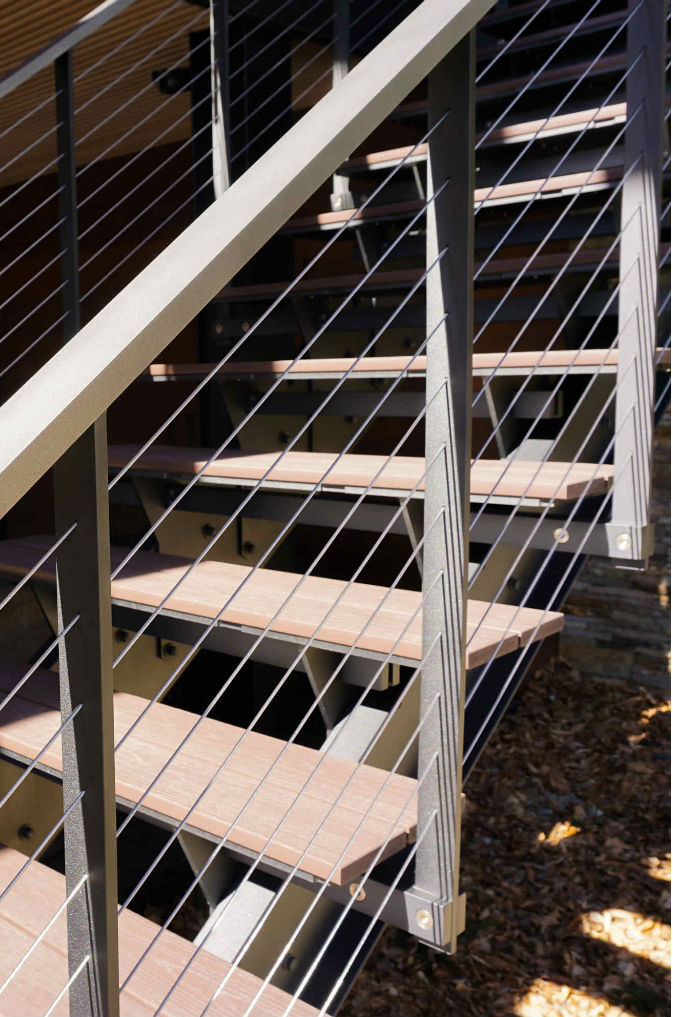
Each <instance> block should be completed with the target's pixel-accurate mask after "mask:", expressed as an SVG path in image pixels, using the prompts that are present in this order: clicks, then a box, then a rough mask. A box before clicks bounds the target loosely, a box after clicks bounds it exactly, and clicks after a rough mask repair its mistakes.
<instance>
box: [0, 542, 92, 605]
mask: <svg viewBox="0 0 673 1017" xmlns="http://www.w3.org/2000/svg"><path fill="white" fill-rule="evenodd" d="M76 528H77V523H76V522H75V523H72V524H71V525H70V526H69V527H68V529H67V530H66V531H65V532H64V533H62V534H61V536H60V537H59V538H58V540H55V541H54V543H53V544H52V545H51V547H50V548H49V550H48V551H45V553H44V554H43V555H42V557H41V558H39V559H38V560H37V562H36V563H35V565H33V566H32V567H31V568H29V569H28V571H27V572H26V573H25V574H24V575H23V576H22V577H21V579H20V580H19V581H18V582H17V583H16V584H15V585H14V586H13V587H12V589H11V590H10V591H9V593H8V594H7V595H6V596H5V597H3V599H2V600H0V611H2V609H3V608H4V607H6V606H7V604H9V603H10V601H11V600H12V599H13V598H14V597H15V596H16V594H17V593H18V592H19V590H21V589H23V587H24V586H25V585H26V583H28V582H30V580H31V579H32V578H33V576H34V575H35V573H36V572H38V571H39V570H40V569H41V568H42V566H43V565H44V563H45V562H46V561H47V559H48V558H51V556H52V554H53V553H54V552H55V551H57V550H58V548H59V547H60V546H61V544H63V543H64V542H65V541H66V540H67V539H68V537H69V536H70V535H71V533H73V532H74V531H75V529H76Z"/></svg>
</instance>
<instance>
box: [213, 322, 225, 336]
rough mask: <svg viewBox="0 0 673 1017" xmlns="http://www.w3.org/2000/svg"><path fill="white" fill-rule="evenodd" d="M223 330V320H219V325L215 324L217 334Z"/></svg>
mask: <svg viewBox="0 0 673 1017" xmlns="http://www.w3.org/2000/svg"><path fill="white" fill-rule="evenodd" d="M223 332H224V325H223V324H222V322H221V321H218V323H217V325H216V326H215V335H222V333H223Z"/></svg>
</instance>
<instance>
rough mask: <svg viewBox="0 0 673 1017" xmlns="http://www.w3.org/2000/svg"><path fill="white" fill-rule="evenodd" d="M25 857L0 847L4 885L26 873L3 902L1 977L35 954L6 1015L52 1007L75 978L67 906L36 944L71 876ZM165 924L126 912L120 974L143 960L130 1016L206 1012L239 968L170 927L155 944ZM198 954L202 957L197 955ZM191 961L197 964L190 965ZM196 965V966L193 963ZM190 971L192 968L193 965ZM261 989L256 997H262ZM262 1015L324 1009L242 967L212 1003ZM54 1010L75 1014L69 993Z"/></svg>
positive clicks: (300, 1015) (5, 1002) (225, 1016)
mask: <svg viewBox="0 0 673 1017" xmlns="http://www.w3.org/2000/svg"><path fill="white" fill-rule="evenodd" d="M25 863H26V857H25V855H22V854H21V853H20V852H18V851H14V850H13V849H12V848H8V847H4V846H2V845H0V889H2V890H4V888H5V887H7V886H8V885H9V883H10V882H11V881H12V880H13V879H14V878H15V877H16V876H17V875H18V874H19V873H21V875H19V878H18V879H17V881H16V883H15V884H14V885H13V886H12V888H11V889H10V890H9V891H8V892H7V894H6V895H5V896H4V897H3V899H2V900H1V901H0V947H1V949H0V955H1V956H0V981H1V982H2V984H4V983H5V980H6V979H8V978H10V976H11V975H12V973H13V971H14V969H15V967H16V966H17V965H18V964H19V963H20V961H21V960H22V958H23V957H24V956H25V954H26V953H27V952H28V950H30V949H31V948H32V947H34V950H33V953H32V955H31V956H30V957H29V958H28V960H27V961H26V962H25V964H23V966H22V967H21V968H20V969H19V970H18V971H17V972H16V974H15V975H14V977H13V978H12V979H11V981H10V982H9V984H8V985H7V987H6V988H5V989H4V991H3V992H2V993H1V994H0V1014H1V1015H3V1017H5V1015H6V1017H16V1014H25V1013H46V1012H47V1011H48V1010H49V1008H50V1006H51V1005H52V1004H53V1002H54V1000H55V999H56V998H57V996H58V995H59V993H60V992H61V991H62V990H63V987H64V986H65V985H67V982H68V974H69V973H68V951H67V929H66V913H65V910H63V912H62V913H61V914H60V915H59V917H58V918H57V919H56V920H55V921H54V924H53V925H52V926H51V927H50V928H49V929H48V931H47V932H46V933H45V935H44V938H43V939H42V940H41V941H40V942H39V943H38V944H37V946H35V942H36V940H37V939H38V938H39V937H40V936H41V935H42V933H43V931H44V930H45V929H46V928H47V926H48V925H49V922H50V921H51V920H52V918H53V916H54V914H55V913H56V912H57V911H58V909H59V908H60V907H62V905H63V903H64V901H65V897H66V889H65V877H64V876H62V875H61V873H60V872H55V871H54V870H53V869H50V868H48V867H47V866H46V865H43V864H42V863H41V862H38V861H33V862H31V863H30V865H29V866H28V867H27V868H26V869H25V870H24V871H23V872H21V869H22V867H23V866H24V865H25ZM158 932H159V926H158V925H156V924H155V923H154V922H152V921H150V920H149V919H147V918H143V917H142V916H141V915H138V914H135V913H134V912H132V911H129V910H128V909H127V910H126V911H124V912H122V914H121V915H120V916H119V977H120V982H122V981H123V980H124V979H126V978H127V977H128V976H129V975H130V974H131V971H132V970H133V968H134V967H135V965H136V964H138V962H140V965H139V968H138V971H137V972H136V973H135V974H134V975H133V977H132V978H131V979H130V981H129V984H128V986H126V988H125V989H124V990H123V992H122V993H121V997H120V1011H121V1015H122V1017H151V1015H152V1014H156V1015H157V1017H159V1015H160V1017H198V1015H199V1014H200V1013H201V1012H202V1010H203V1008H204V1007H205V1006H206V1005H207V1003H208V1002H209V1001H210V999H211V997H212V996H213V994H214V993H215V992H216V991H217V989H218V988H219V986H220V983H221V982H222V980H223V979H224V978H225V977H226V976H228V975H229V973H230V972H231V964H229V963H227V961H224V960H222V959H220V958H219V957H216V956H215V955H214V954H212V953H209V952H208V951H207V950H206V949H202V950H199V951H198V954H197V947H196V945H195V944H194V943H191V942H190V941H189V940H187V939H184V938H183V937H182V936H178V935H176V934H175V933H174V932H170V931H169V930H165V931H163V932H162V934H161V936H160V938H159V940H158V941H157V943H156V944H155V945H154V946H153V947H152V949H150V950H149V953H148V954H147V956H146V957H145V958H143V959H142V960H141V957H142V955H143V953H144V952H145V951H146V950H147V949H148V947H150V945H151V944H152V942H153V940H154V938H155V936H156V935H157V933H158ZM195 954H196V956H195ZM190 961H191V963H190ZM188 964H189V967H187V965H188ZM185 969H186V970H185ZM183 971H184V976H183V977H182V978H180V983H179V985H177V987H176V989H175V992H174V993H173V994H172V995H171V998H170V1000H168V1001H167V1003H166V1004H165V1005H164V1006H162V1007H161V1009H159V1007H160V1005H161V1003H162V1000H163V999H164V997H165V996H166V995H167V994H168V993H169V992H170V991H171V989H172V988H173V986H174V985H175V983H176V981H177V980H178V978H179V977H180V976H181V975H182V972H183ZM258 993H259V999H258V1000H257V1001H256V1002H253V1001H254V1000H255V997H256V996H257V994H258ZM248 1007H252V1009H251V1010H250V1013H251V1014H254V1015H255V1017H276V1015H277V1017H280V1015H281V1014H286V1013H287V1014H292V1015H293V1017H311V1015H313V1014H317V1013H318V1011H317V1010H315V1009H314V1008H313V1007H312V1006H309V1005H308V1004H307V1003H304V1002H302V1001H301V1000H293V999H292V997H291V996H290V995H288V993H286V992H283V991H282V990H281V989H277V988H276V987H275V986H273V985H268V986H264V985H263V982H262V980H261V979H260V978H257V977H256V976H255V975H252V974H250V973H249V972H247V971H244V970H242V969H241V968H240V967H238V968H236V969H235V970H234V972H233V973H232V974H231V975H230V977H228V980H227V983H226V986H225V987H224V989H223V991H222V992H221V993H220V994H219V995H218V996H217V998H216V999H215V1000H214V1002H213V1004H212V1006H211V1007H209V1009H208V1013H209V1014H213V1015H217V1017H231V1015H232V1014H241V1013H247V1012H248ZM53 1012H54V1014H56V1015H58V1017H65V1015H67V1014H68V1013H69V1000H68V995H67V993H66V995H65V996H64V998H63V999H62V1000H60V1002H59V1003H58V1004H57V1005H56V1008H55V1009H54V1011H53Z"/></svg>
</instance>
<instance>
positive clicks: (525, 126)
mask: <svg viewBox="0 0 673 1017" xmlns="http://www.w3.org/2000/svg"><path fill="white" fill-rule="evenodd" d="M625 113H626V103H624V102H620V103H615V104H614V105H612V106H605V107H604V108H602V109H588V110H580V111H578V112H576V113H564V114H561V115H560V116H555V117H547V118H546V119H540V120H530V121H527V122H523V123H516V124H508V125H507V126H503V127H498V128H496V129H495V130H493V131H492V132H490V133H489V134H488V140H489V142H492V141H494V140H496V139H497V140H501V141H506V140H509V139H511V138H517V137H520V136H521V135H528V134H538V133H539V135H540V136H541V137H544V135H545V134H550V133H555V132H557V131H561V130H567V129H570V128H573V127H583V126H585V125H587V124H590V123H592V122H593V123H595V124H601V123H604V122H605V121H612V120H615V119H616V118H617V117H623V116H624V115H625ZM412 153H413V154H412ZM427 154H428V145H427V142H423V143H422V144H420V145H415V146H414V145H405V146H403V147H401V148H390V149H387V150H385V151H382V152H370V153H369V154H367V155H362V156H356V157H355V158H353V159H348V160H347V161H346V162H345V163H344V165H343V168H344V169H345V170H347V171H353V170H357V169H361V168H362V169H367V168H368V167H370V166H378V165H380V164H381V163H395V162H400V161H401V160H402V159H404V158H405V157H406V156H411V157H412V158H414V159H424V158H425V157H426V156H427Z"/></svg>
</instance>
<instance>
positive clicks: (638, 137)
mask: <svg viewBox="0 0 673 1017" xmlns="http://www.w3.org/2000/svg"><path fill="white" fill-rule="evenodd" d="M628 9H629V12H631V11H634V15H633V17H632V19H631V21H630V22H629V26H628V39H627V49H626V63H627V67H629V68H631V70H630V72H629V75H628V78H627V82H626V115H627V120H628V121H629V125H628V127H627V129H626V133H625V137H624V167H625V170H626V171H628V170H629V169H630V170H631V171H630V172H629V174H628V176H627V178H626V180H625V182H624V186H623V189H622V205H621V230H622V232H621V239H620V258H619V320H618V327H619V331H618V335H619V367H618V370H617V394H616V409H615V428H616V438H615V473H616V476H615V483H614V488H613V494H612V521H611V523H610V524H609V527H608V533H609V537H610V540H611V542H614V543H615V545H616V547H617V548H618V549H619V551H620V552H622V556H623V552H625V551H629V550H630V552H631V556H632V557H633V558H634V559H643V558H646V557H647V555H648V553H649V547H648V541H649V540H651V533H648V532H647V528H648V523H649V504H650V481H651V475H652V430H653V398H654V357H655V350H656V334H657V305H658V283H659V232H660V222H659V217H660V214H661V212H660V209H661V160H662V140H663V117H664V76H665V75H664V66H665V61H664V50H665V40H666V36H667V33H666V12H665V2H664V0H645V2H644V3H643V4H642V5H640V3H639V0H629V7H628ZM631 167H633V168H632V169H631Z"/></svg>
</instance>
